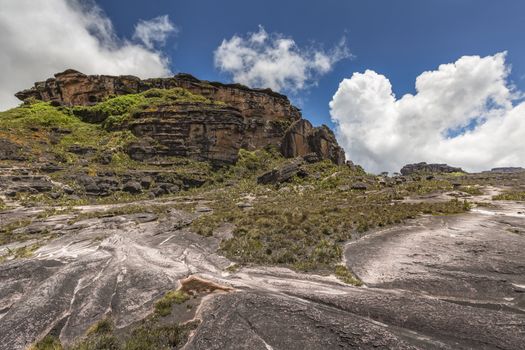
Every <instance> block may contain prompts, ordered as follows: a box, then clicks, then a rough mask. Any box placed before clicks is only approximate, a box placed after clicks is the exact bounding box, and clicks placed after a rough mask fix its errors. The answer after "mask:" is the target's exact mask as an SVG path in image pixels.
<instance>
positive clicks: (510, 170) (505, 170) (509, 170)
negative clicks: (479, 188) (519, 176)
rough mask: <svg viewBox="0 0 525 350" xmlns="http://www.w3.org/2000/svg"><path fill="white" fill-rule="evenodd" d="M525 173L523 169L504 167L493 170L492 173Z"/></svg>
mask: <svg viewBox="0 0 525 350" xmlns="http://www.w3.org/2000/svg"><path fill="white" fill-rule="evenodd" d="M522 171H525V169H523V168H522V167H502V168H492V169H491V170H490V172H492V173H520V172H522Z"/></svg>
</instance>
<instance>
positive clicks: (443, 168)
mask: <svg viewBox="0 0 525 350" xmlns="http://www.w3.org/2000/svg"><path fill="white" fill-rule="evenodd" d="M456 172H458V173H464V172H465V171H464V170H463V169H461V168H456V167H452V166H450V165H447V164H427V163H425V162H421V163H416V164H407V165H405V166H404V167H403V168H401V174H402V175H405V176H407V175H412V174H427V173H428V174H431V173H456Z"/></svg>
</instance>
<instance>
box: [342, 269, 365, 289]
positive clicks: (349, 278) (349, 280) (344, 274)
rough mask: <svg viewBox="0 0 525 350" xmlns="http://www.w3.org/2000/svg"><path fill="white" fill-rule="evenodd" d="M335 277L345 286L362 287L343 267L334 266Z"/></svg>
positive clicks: (359, 281)
mask: <svg viewBox="0 0 525 350" xmlns="http://www.w3.org/2000/svg"><path fill="white" fill-rule="evenodd" d="M335 276H336V277H337V278H339V279H340V280H341V281H343V282H344V283H347V284H351V285H353V286H362V285H363V282H362V281H361V280H359V279H358V278H357V277H355V276H354V275H353V274H352V273H351V272H350V271H349V270H348V268H347V267H346V266H344V265H336V266H335Z"/></svg>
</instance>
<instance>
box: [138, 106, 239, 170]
mask: <svg viewBox="0 0 525 350" xmlns="http://www.w3.org/2000/svg"><path fill="white" fill-rule="evenodd" d="M243 127H244V125H243V117H242V116H241V115H240V113H239V111H238V110H236V109H234V108H231V107H225V106H224V107H221V106H217V105H215V104H206V103H185V104H169V105H165V106H161V107H159V108H157V109H154V110H146V111H142V112H140V113H136V114H134V115H133V121H131V122H130V123H129V124H128V128H129V129H130V130H131V131H132V132H133V134H135V135H136V136H138V137H139V138H140V139H143V141H142V143H143V145H142V147H137V145H131V146H130V152H129V153H130V155H131V157H132V158H135V159H144V158H148V157H152V156H179V157H190V158H192V159H196V160H210V161H212V162H214V163H218V164H223V163H233V162H235V161H236V160H237V154H238V151H239V149H240V147H241V141H242V136H243V133H242V129H243ZM148 138H149V139H151V140H154V142H151V144H150V145H144V140H146V139H148ZM134 147H135V148H134ZM144 147H145V148H146V149H148V148H149V151H144Z"/></svg>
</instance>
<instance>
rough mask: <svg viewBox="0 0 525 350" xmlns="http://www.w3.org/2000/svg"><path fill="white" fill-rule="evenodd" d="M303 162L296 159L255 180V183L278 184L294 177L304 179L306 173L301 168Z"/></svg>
mask: <svg viewBox="0 0 525 350" xmlns="http://www.w3.org/2000/svg"><path fill="white" fill-rule="evenodd" d="M302 164H303V161H302V160H301V159H296V160H294V161H292V162H290V163H287V164H284V165H283V166H281V167H279V168H277V169H273V170H271V171H269V172H267V173H265V174H263V175H261V176H259V177H258V178H257V183H260V184H279V183H283V182H287V181H289V180H291V179H292V178H293V177H294V176H296V175H297V176H299V177H306V176H308V173H307V172H306V171H305V170H304V169H302V168H301V165H302Z"/></svg>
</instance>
